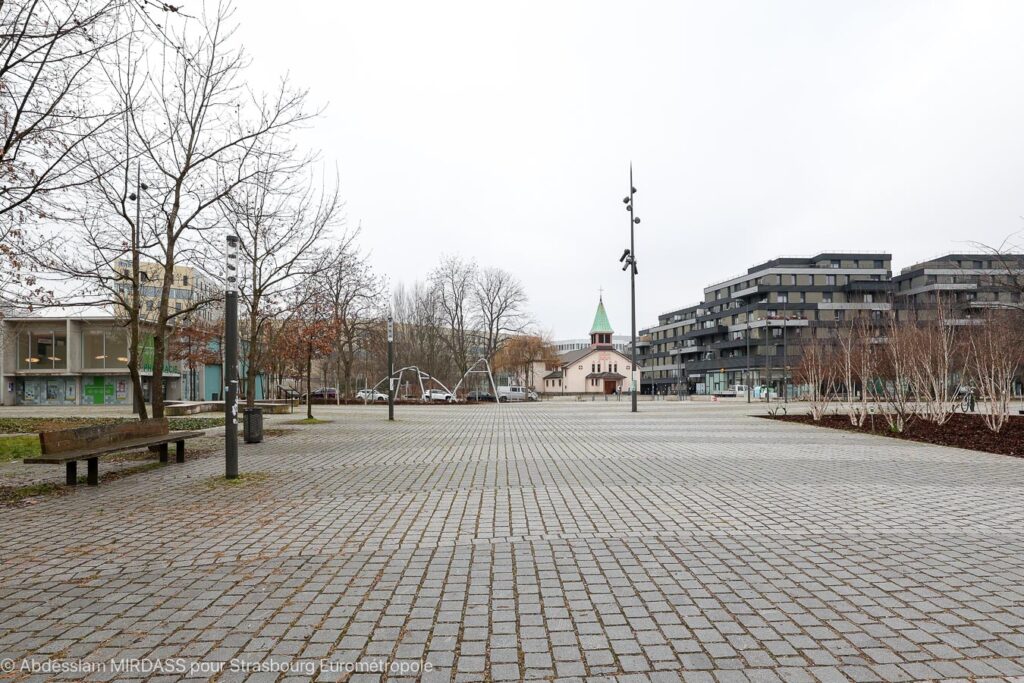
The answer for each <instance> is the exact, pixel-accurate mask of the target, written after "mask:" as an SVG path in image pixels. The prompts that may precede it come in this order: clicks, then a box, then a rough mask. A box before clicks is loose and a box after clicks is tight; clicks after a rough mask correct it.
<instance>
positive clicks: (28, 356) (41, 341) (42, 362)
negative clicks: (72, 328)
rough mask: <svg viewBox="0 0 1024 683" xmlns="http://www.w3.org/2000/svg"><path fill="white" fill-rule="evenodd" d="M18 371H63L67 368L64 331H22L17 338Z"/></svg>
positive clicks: (65, 335) (66, 344)
mask: <svg viewBox="0 0 1024 683" xmlns="http://www.w3.org/2000/svg"><path fill="white" fill-rule="evenodd" d="M16 351H17V355H18V365H17V367H18V369H19V370H64V369H66V368H67V367H68V338H67V334H66V333H65V332H64V331H54V330H47V331H37V330H32V331H29V330H23V331H22V332H19V333H18V336H17V349H16Z"/></svg>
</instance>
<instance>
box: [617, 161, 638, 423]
mask: <svg viewBox="0 0 1024 683" xmlns="http://www.w3.org/2000/svg"><path fill="white" fill-rule="evenodd" d="M635 194H636V188H635V187H633V164H630V165H629V196H627V197H623V199H622V203H623V204H625V205H626V210H627V211H629V249H626V250H625V251H623V252H622V256H620V257H619V263H621V264H622V270H626V269H627V268H629V298H630V317H631V332H630V336H631V339H632V343H631V344H630V347H629V348H630V355H631V360H630V366H629V367H630V371H629V375H630V378H629V381H630V394H631V396H632V408H631V411H632V412H634V413H635V412H636V273H637V270H636V244H635V241H634V238H633V226H635V225H637V224H639V223H640V219H639V218H638V217H637V216H635V215H633V195H635Z"/></svg>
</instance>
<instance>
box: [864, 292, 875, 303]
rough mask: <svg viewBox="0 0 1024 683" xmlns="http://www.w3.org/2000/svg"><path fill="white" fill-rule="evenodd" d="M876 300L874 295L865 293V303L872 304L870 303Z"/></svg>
mask: <svg viewBox="0 0 1024 683" xmlns="http://www.w3.org/2000/svg"><path fill="white" fill-rule="evenodd" d="M874 300H875V297H874V296H872V295H871V294H865V295H864V303H866V304H870V303H873V302H874Z"/></svg>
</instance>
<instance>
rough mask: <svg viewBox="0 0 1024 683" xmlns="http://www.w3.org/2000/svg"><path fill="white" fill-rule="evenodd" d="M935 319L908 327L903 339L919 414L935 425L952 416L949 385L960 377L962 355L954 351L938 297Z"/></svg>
mask: <svg viewBox="0 0 1024 683" xmlns="http://www.w3.org/2000/svg"><path fill="white" fill-rule="evenodd" d="M934 313H935V315H934V317H931V316H929V318H928V319H927V320H923V321H918V322H917V324H913V323H909V324H908V325H907V326H906V328H905V330H904V332H903V336H904V338H906V339H907V340H908V341H909V348H908V351H909V360H910V363H909V366H910V375H911V381H912V382H913V386H914V393H915V397H916V398H917V402H918V406H919V412H920V414H921V416H922V417H924V418H925V419H926V420H930V421H931V422H934V423H935V424H937V425H943V424H945V423H946V422H948V421H949V418H950V416H951V415H952V414H953V393H954V389H953V387H952V382H953V378H954V376H957V377H959V376H962V375H963V363H962V361H963V354H962V353H961V350H960V349H959V348H958V345H959V339H958V336H957V326H956V325H953V324H950V323H951V322H952V321H951V320H950V319H949V309H948V307H947V306H946V304H945V302H943V300H942V298H941V297H936V300H935V311H934Z"/></svg>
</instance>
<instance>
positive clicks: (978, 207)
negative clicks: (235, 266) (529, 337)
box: [238, 0, 1024, 337]
mask: <svg viewBox="0 0 1024 683" xmlns="http://www.w3.org/2000/svg"><path fill="white" fill-rule="evenodd" d="M238 18H239V20H240V21H241V24H242V27H241V30H240V34H239V37H240V38H241V40H243V41H244V42H245V44H246V46H247V48H248V49H249V51H250V53H251V54H252V56H253V58H254V66H255V67H256V69H257V70H258V75H254V80H256V81H258V80H259V79H260V78H262V77H269V76H271V75H277V74H280V73H281V72H283V71H290V72H291V75H292V77H293V78H294V79H295V80H296V81H297V82H299V83H302V84H305V85H306V86H308V87H309V88H310V89H311V93H312V97H313V99H314V101H316V102H318V103H321V104H326V105H327V107H328V108H327V112H326V114H325V115H324V117H323V118H322V119H321V120H320V121H319V122H318V124H317V126H316V128H315V129H314V130H312V131H310V132H309V135H308V141H309V143H310V144H314V145H316V146H317V147H319V148H320V149H322V150H323V154H324V158H325V159H326V160H328V161H329V162H330V163H336V164H337V165H338V168H339V171H340V174H341V182H342V193H343V195H344V197H345V200H346V201H347V215H348V220H349V222H350V224H353V225H354V224H356V223H361V224H362V226H363V231H364V234H363V243H364V245H365V247H366V248H367V249H369V250H370V251H371V252H372V260H373V262H374V264H375V265H376V267H377V268H378V269H379V270H381V271H383V272H385V273H386V274H387V275H389V276H390V278H391V279H392V281H406V282H409V281H412V280H414V279H416V278H422V277H423V276H424V275H425V274H426V273H427V272H428V271H429V269H430V268H431V266H432V265H433V264H435V263H436V262H437V260H438V259H439V258H440V256H441V255H442V254H444V253H460V254H462V255H464V256H467V257H472V258H474V259H476V260H477V261H478V262H479V263H480V264H481V265H495V266H501V267H503V268H507V269H509V270H511V271H514V272H515V273H516V274H518V276H519V277H520V278H521V279H522V281H523V283H524V285H525V286H526V289H527V291H528V293H529V296H530V308H531V310H532V312H533V314H534V316H535V317H536V319H537V322H538V324H539V325H540V326H541V327H542V328H543V329H545V330H548V331H550V332H552V333H553V334H554V335H555V336H556V337H575V336H583V335H585V334H586V333H587V332H588V331H589V327H590V323H591V320H592V317H593V313H594V306H595V304H596V301H597V296H598V288H600V287H604V290H605V294H604V298H605V303H606V306H607V308H608V312H609V315H610V318H611V321H612V324H613V326H614V327H615V329H616V331H617V332H620V333H626V334H628V333H629V280H628V277H627V275H626V274H625V273H623V272H621V271H620V269H619V264H618V262H617V259H618V257H619V255H620V254H621V252H622V249H623V248H624V247H625V246H626V245H627V242H628V227H629V226H628V219H627V213H626V212H625V210H624V208H623V204H622V197H623V196H624V195H625V194H626V193H627V191H628V170H629V163H630V161H631V160H632V162H633V167H634V173H635V184H636V187H637V188H638V190H639V194H638V195H637V199H636V205H637V215H639V216H640V217H641V219H642V223H641V224H640V226H638V231H637V257H638V262H639V268H640V275H639V277H638V278H637V299H638V301H637V306H638V313H637V317H638V320H637V323H638V326H639V327H644V326H646V325H648V324H651V323H653V322H655V321H656V316H657V315H658V313H660V312H664V311H667V310H670V309H673V308H676V307H678V306H681V305H684V304H688V303H692V302H696V301H697V300H698V299H699V298H700V296H701V293H702V289H703V287H704V286H706V285H708V284H710V283H712V282H715V281H718V280H722V279H725V278H727V277H729V276H731V275H734V274H738V273H741V272H743V271H745V270H746V268H748V267H749V266H751V265H754V264H755V263H758V262H760V261H764V260H767V259H769V258H772V257H775V256H778V255H811V254H813V253H816V252H819V251H826V250H840V249H854V250H874V251H889V252H891V253H892V254H893V262H894V267H895V268H896V269H897V270H898V269H899V268H900V267H902V266H905V265H908V264H910V263H913V262H914V261H916V260H922V259H925V258H930V257H933V256H936V255H938V254H940V253H944V252H947V251H951V250H962V249H965V248H966V247H968V246H969V243H970V242H972V241H982V242H988V243H992V242H999V241H1001V240H1003V239H1004V238H1005V237H1007V236H1008V235H1010V234H1011V233H1014V232H1016V231H1019V230H1021V229H1022V228H1024V222H1022V220H1021V215H1022V214H1024V123H1022V121H1024V106H1022V105H1024V87H1022V85H1024V84H1022V75H1021V67H1022V65H1024V40H1022V39H1021V33H1020V30H1021V26H1024V3H1021V2H1012V1H1007V2H985V1H983V0H969V1H968V0H964V1H963V2H937V1H934V0H927V1H922V2H897V1H894V0H885V1H881V2H868V1H865V0H856V1H855V2H854V1H846V2H823V1H822V0H809V1H807V2H764V1H761V0H757V1H751V2H706V1H705V2H676V1H665V2H640V1H637V0H631V1H630V2H617V3H613V2H596V1H594V0H587V1H585V2H583V1H581V2H565V1H561V0H546V1H545V2H523V1H517V2H504V3H501V2H492V1H486V2H485V1H481V0H474V1H472V2H459V3H456V2H445V1H443V0H434V1H432V2H423V1H422V0H415V1H410V2H382V1H381V0H372V1H370V2H367V1H366V0H360V1H359V2H355V1H350V0H338V1H335V2H291V3H281V2H276V1H275V2H270V1H269V0H244V1H243V2H240V7H239V16H238Z"/></svg>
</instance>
